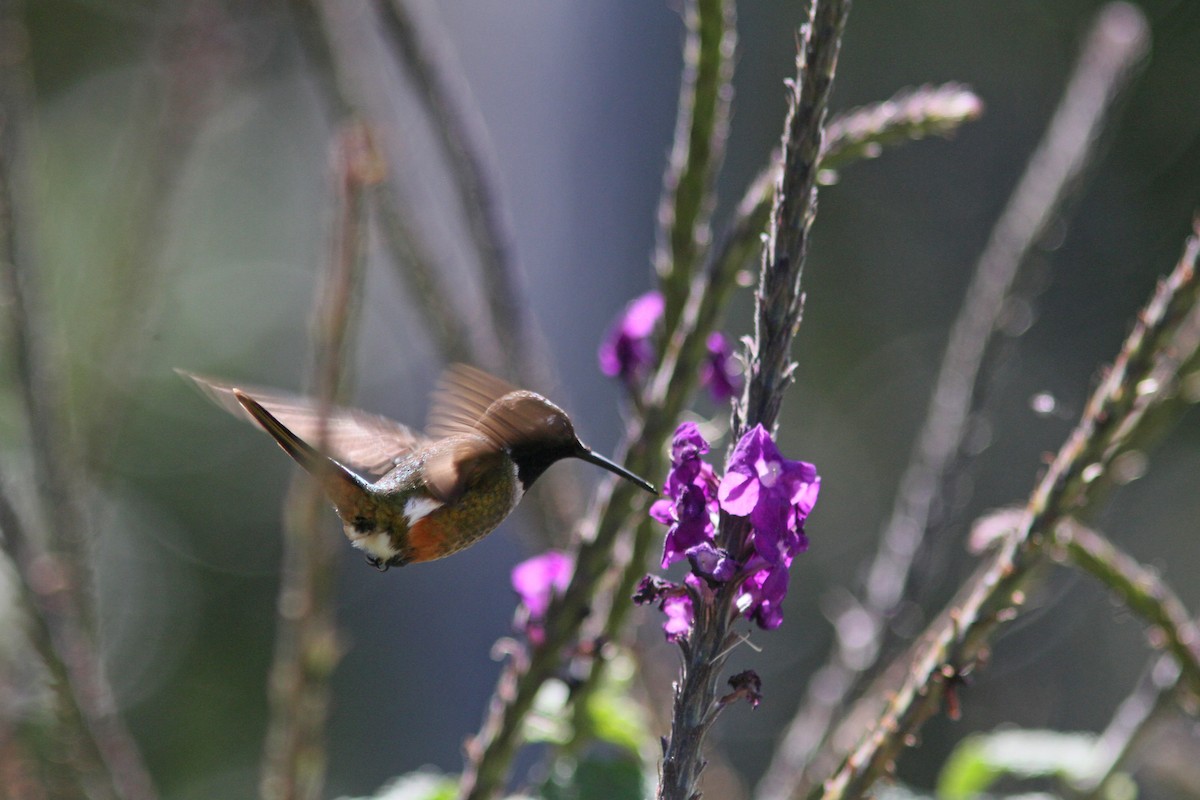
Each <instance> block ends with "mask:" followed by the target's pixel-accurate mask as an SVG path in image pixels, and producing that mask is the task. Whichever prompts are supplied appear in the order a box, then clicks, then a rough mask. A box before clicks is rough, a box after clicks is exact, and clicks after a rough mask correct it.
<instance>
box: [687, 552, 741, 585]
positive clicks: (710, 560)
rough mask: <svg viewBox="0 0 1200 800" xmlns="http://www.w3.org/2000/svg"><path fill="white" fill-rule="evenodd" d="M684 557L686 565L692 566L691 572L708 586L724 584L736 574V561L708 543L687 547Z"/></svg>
mask: <svg viewBox="0 0 1200 800" xmlns="http://www.w3.org/2000/svg"><path fill="white" fill-rule="evenodd" d="M685 555H687V560H688V563H689V564H691V565H692V572H693V573H695V574H696V575H699V576H700V577H701V578H704V580H706V581H708V583H709V585H710V586H711V585H713V584H717V583H724V582H725V581H727V580H729V579H730V578H732V577H733V576H734V574H735V573H736V572H737V568H738V563H737V561H735V560H734V559H733V558H731V557H730V556H729V553H727V552H726V551H725V550H722V549H721V548H719V547H714V546H713V545H712V544H711V543H710V542H701V543H700V544H698V545H695V546H694V547H689V548H688V549H687V552H686V553H685Z"/></svg>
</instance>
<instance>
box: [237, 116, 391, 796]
mask: <svg viewBox="0 0 1200 800" xmlns="http://www.w3.org/2000/svg"><path fill="white" fill-rule="evenodd" d="M334 148H335V151H334V158H335V171H336V175H335V180H336V183H337V187H336V198H337V199H336V204H335V206H336V213H337V218H336V221H335V230H334V234H333V237H332V238H333V248H332V253H331V258H330V260H329V264H328V270H327V272H326V275H325V280H324V285H323V287H322V288H321V290H320V291H318V292H317V294H316V295H315V297H314V307H313V333H312V336H313V341H312V349H313V365H312V377H311V384H312V387H313V393H314V395H315V397H316V399H317V402H318V404H319V405H318V407H319V408H320V409H321V416H322V417H325V416H326V415H327V414H328V413H329V411H330V410H331V408H332V405H333V402H334V401H335V399H337V397H338V396H339V395H340V394H341V387H342V385H343V383H344V377H343V376H344V374H345V367H344V365H345V363H346V361H347V360H348V359H347V355H348V351H349V347H350V344H351V342H352V341H353V331H354V328H355V320H356V311H357V305H358V298H357V296H356V295H357V287H358V285H359V283H360V280H361V274H362V260H363V254H364V251H365V244H366V241H365V240H366V210H365V195H366V193H367V192H368V191H369V189H370V187H372V186H375V185H377V184H378V183H379V182H380V181H381V180H382V179H383V167H382V160H381V159H380V158H379V157H378V155H377V154H376V152H375V149H374V145H373V143H372V142H371V139H370V134H369V131H368V130H367V128H366V126H364V125H358V124H353V123H351V124H348V125H346V126H344V127H343V128H342V129H341V131H340V132H339V134H338V138H337V141H336V142H335V145H334ZM324 438H325V431H324V426H323V425H322V430H321V432H320V433H319V435H318V436H317V441H316V442H315V446H316V447H317V449H318V450H323V449H324V446H323V444H324V443H323V440H324ZM324 508H325V501H324V498H323V497H322V495H321V492H320V489H319V487H318V485H317V484H316V482H315V481H313V480H312V479H311V478H309V477H308V476H297V479H296V481H295V482H293V484H292V490H291V491H290V492H289V496H288V500H287V507H286V509H285V517H286V519H287V526H286V527H287V534H288V535H287V536H286V538H285V540H284V542H285V548H284V565H283V578H282V585H281V587H280V591H279V617H280V619H279V632H278V638H277V640H276V646H275V660H274V663H273V664H272V667H271V679H270V700H271V716H270V721H269V724H268V731H267V743H266V752H265V754H264V759H263V780H262V785H261V796H262V797H263V798H264V800H294V799H295V800H315V799H316V798H319V797H320V796H321V793H322V787H323V784H324V779H325V734H324V731H325V722H326V718H327V716H328V706H329V678H330V676H331V675H332V673H333V670H334V668H335V667H336V666H337V662H338V661H339V660H340V658H341V650H342V646H341V643H340V641H339V638H338V634H337V628H336V622H335V609H334V590H335V586H334V578H335V576H336V568H337V564H338V561H339V559H340V554H341V547H340V543H339V541H338V539H337V538H335V537H334V536H333V535H332V534H331V533H330V532H329V530H328V529H327V527H326V526H325V525H324V524H323V523H324V514H323V511H324Z"/></svg>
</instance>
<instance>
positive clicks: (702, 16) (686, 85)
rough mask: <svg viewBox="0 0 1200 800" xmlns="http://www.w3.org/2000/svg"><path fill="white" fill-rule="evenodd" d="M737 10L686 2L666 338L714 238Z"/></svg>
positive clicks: (668, 232)
mask: <svg viewBox="0 0 1200 800" xmlns="http://www.w3.org/2000/svg"><path fill="white" fill-rule="evenodd" d="M735 13H736V12H735V7H734V3H733V0H688V2H686V3H685V4H684V7H683V22H684V27H685V29H686V38H685V40H684V45H683V78H682V81H681V83H680V92H679V107H678V110H677V115H676V118H675V139H674V144H673V145H672V148H671V157H670V161H669V163H668V166H667V172H666V175H665V176H664V178H663V193H662V199H661V200H660V201H659V207H658V245H657V247H656V251H655V258H654V261H655V269H656V270H657V272H658V278H659V288H660V290H661V291H662V294H663V299H664V308H663V337H664V342H665V341H670V338H671V336H672V335H673V334H674V332H675V328H676V326H677V325H678V324H679V319H680V317H681V316H682V315H683V309H684V304H685V303H686V302H687V299H688V295H689V290H690V288H691V285H692V281H693V279H694V277H695V275H696V272H697V267H698V265H699V264H700V263H702V262H703V261H704V258H705V254H706V253H707V251H708V247H709V242H710V240H711V238H712V232H711V230H710V223H711V218H712V211H713V206H714V205H715V202H714V197H713V184H714V182H715V180H716V175H717V173H718V172H719V170H720V168H721V161H722V159H723V157H724V154H725V140H726V138H727V137H728V133H729V106H730V103H731V102H732V100H733V85H732V83H731V79H732V76H733V53H734V49H735V47H736V43H737V26H736V25H735V20H734V17H735Z"/></svg>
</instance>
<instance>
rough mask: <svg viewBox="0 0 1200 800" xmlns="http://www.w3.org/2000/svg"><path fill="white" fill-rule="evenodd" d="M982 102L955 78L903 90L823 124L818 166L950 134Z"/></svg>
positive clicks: (972, 117)
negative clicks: (822, 147)
mask: <svg viewBox="0 0 1200 800" xmlns="http://www.w3.org/2000/svg"><path fill="white" fill-rule="evenodd" d="M982 113H983V101H982V100H980V99H979V97H978V96H977V95H976V94H975V93H974V92H972V91H971V90H970V89H969V88H967V87H966V86H963V85H962V84H960V83H943V84H941V85H940V86H921V87H919V88H916V89H904V90H902V91H900V92H897V93H896V94H895V95H893V96H892V97H891V98H890V99H888V100H885V101H883V102H882V103H872V104H871V105H867V106H862V107H860V108H854V109H851V110H849V111H845V112H842V113H841V114H838V115H837V116H835V117H833V118H832V119H831V120H829V124H828V125H826V126H825V150H824V152H823V153H822V154H821V169H822V170H839V169H841V168H842V167H844V166H847V165H848V164H852V163H854V162H855V161H860V160H862V159H867V158H876V157H877V156H878V155H879V154H880V153H881V152H883V148H884V147H887V146H890V145H894V144H902V143H904V142H910V141H915V140H917V139H925V138H927V137H929V136H951V135H953V134H954V133H955V132H957V131H958V129H959V127H961V126H962V124H963V123H964V122H970V121H972V120H976V119H978V118H979V116H980V114H982Z"/></svg>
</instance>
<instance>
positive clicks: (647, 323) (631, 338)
mask: <svg viewBox="0 0 1200 800" xmlns="http://www.w3.org/2000/svg"><path fill="white" fill-rule="evenodd" d="M662 315H663V296H662V294H661V293H660V292H658V291H649V292H646V293H645V294H644V295H642V296H641V297H638V298H635V299H634V300H633V301H632V302H631V303H630V304H629V305H627V306H626V307H625V311H624V313H622V314H621V317H620V318H619V319H618V320H617V321H616V322H615V323H614V324H613V326H612V327H611V328H610V329H609V331H608V333H607V334H606V335H605V337H604V340H603V341H602V342H601V343H600V351H599V353H598V356H599V360H600V371H601V372H603V373H604V374H605V375H608V376H609V377H610V378H619V379H620V380H621V381H622V382H623V383H624V384H625V385H626V386H628V387H630V388H631V389H636V388H638V387H639V386H640V385H641V383H642V382H643V381H644V380H645V378H646V373H647V372H648V371H649V369H650V366H651V365H652V364H653V363H654V361H655V357H656V355H657V354H656V353H655V349H654V341H653V338H654V329H655V327H656V326H657V325H658V321H659V320H660V319H662ZM706 344H707V346H708V357H707V358H706V359H705V361H704V364H703V366H702V367H701V371H700V381H701V383H702V384H703V385H704V386H705V387H707V388H708V391H709V394H710V395H711V396H712V399H713V401H714V402H717V403H723V402H725V401H726V400H728V399H729V398H731V397H733V396H734V395H735V394H737V393H738V392H740V391H741V389H742V376H741V374H739V373H738V372H737V370H736V369H735V368H734V363H733V350H732V348H731V347H730V346H729V342H728V341H727V340H726V339H725V336H724V334H722V333H719V332H716V331H714V332H713V333H710V334H709V336H708V340H707V342H706Z"/></svg>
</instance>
